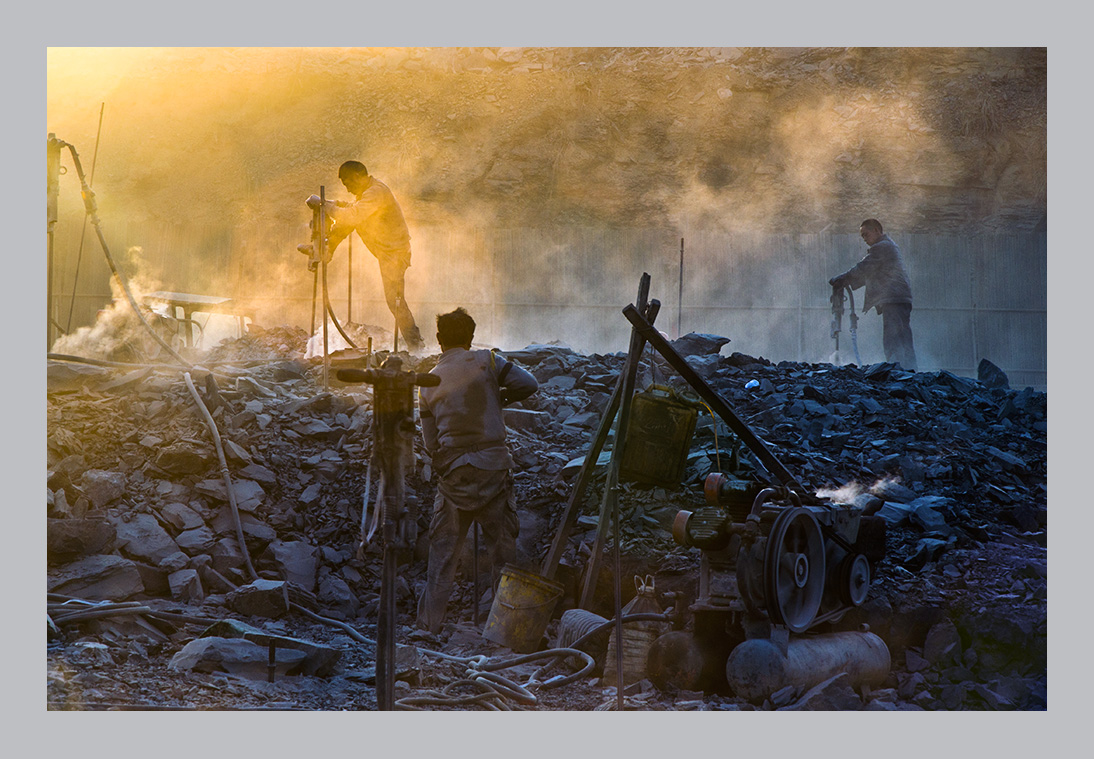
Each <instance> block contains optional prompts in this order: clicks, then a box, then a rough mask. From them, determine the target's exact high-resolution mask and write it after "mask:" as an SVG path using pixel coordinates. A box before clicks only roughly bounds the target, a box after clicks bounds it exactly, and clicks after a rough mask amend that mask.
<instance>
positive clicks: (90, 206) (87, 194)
mask: <svg viewBox="0 0 1094 759" xmlns="http://www.w3.org/2000/svg"><path fill="white" fill-rule="evenodd" d="M61 144H62V145H64V146H67V147H68V149H69V152H70V153H72V162H73V163H74V164H75V165H76V174H77V176H79V178H80V195H81V196H82V197H83V200H84V209H85V210H86V211H87V215H88V217H89V218H90V219H91V226H93V227H95V233H96V235H97V236H98V238H99V245H100V246H101V247H102V249H103V255H105V256H106V262H107V263H108V264H109V265H110V271H111V272H112V273H113V274H114V276H115V277H116V278H117V280H118V283H119V284H120V285H121V286H122V291H123V292H124V293H125V297H126V300H128V301H129V305H130V306H132V307H133V312H134V313H135V314H136V315H137V318H138V319H139V320H140V322H141V324H142V325H143V326H144V328H145V329H146V330H148V334H150V335H151V336H152V338H153V339H154V340H155V341H156V342H157V343H159V344H160V346H161V347H162V348H163V349H164V350H166V351H167V353H168V354H170V356H171V357H172V358H174V359H175V360H176V361H178V362H179V363H180V364H182V365H183V366H185V367H187V368H189V367H190V366H191V364H190V362H189V361H187V360H186V359H184V358H183V357H182V356H180V355H179V354H178V353H176V352H175V349H174V348H172V347H171V346H170V345H168V344H167V342H166V341H165V340H164V339H163V338H162V337H160V336H159V333H157V332H156V331H155V330H154V329H152V326H151V325H150V324H149V323H148V321H147V320H146V319H145V318H144V314H142V313H141V309H140V307H139V306H138V305H137V301H136V299H135V298H134V297H133V293H131V292H130V291H129V285H128V284H127V283H126V281H125V280H124V279H123V278H122V275H121V272H119V271H118V267H117V266H116V265H115V264H114V258H113V256H111V255H110V246H108V245H107V244H106V237H104V236H103V230H102V229H101V228H100V226H99V225H100V221H99V216H98V214H97V213H96V212H95V193H93V192H92V191H91V188H90V187H89V186H88V184H87V180H86V179H85V178H84V169H83V166H82V165H81V164H80V156H79V155H78V154H77V153H76V148H75V147H74V146H73V145H70V144H69V143H67V142H62V143H61Z"/></svg>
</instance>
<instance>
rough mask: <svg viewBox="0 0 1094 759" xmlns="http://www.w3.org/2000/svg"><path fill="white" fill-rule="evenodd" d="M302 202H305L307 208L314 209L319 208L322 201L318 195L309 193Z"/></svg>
mask: <svg viewBox="0 0 1094 759" xmlns="http://www.w3.org/2000/svg"><path fill="white" fill-rule="evenodd" d="M304 202H305V203H306V204H307V206H308V208H310V209H311V210H313V211H314V210H316V209H317V208H319V206H320V205H321V204H322V202H323V201H322V200H321V199H320V198H319V196H318V195H311V196H309V197H308V199H307V200H305V201H304Z"/></svg>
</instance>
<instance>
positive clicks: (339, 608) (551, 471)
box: [47, 330, 1047, 710]
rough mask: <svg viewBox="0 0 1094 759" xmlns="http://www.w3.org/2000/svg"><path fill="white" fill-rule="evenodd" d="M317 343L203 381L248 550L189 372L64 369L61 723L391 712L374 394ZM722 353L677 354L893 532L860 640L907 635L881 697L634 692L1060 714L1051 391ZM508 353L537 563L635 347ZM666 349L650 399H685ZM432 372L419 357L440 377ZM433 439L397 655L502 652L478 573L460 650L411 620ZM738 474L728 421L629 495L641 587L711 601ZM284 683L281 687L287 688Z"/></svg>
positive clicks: (269, 351)
mask: <svg viewBox="0 0 1094 759" xmlns="http://www.w3.org/2000/svg"><path fill="white" fill-rule="evenodd" d="M306 337H307V336H306V334H303V333H301V334H296V333H295V332H292V331H281V330H266V331H263V332H260V333H256V334H252V335H248V336H246V337H244V338H241V339H240V340H236V341H225V343H222V344H221V346H218V348H217V349H216V350H215V351H213V352H210V353H209V354H207V355H205V356H203V357H202V359H203V361H204V363H202V364H201V365H197V366H195V367H194V368H193V369H191V370H190V375H191V377H192V381H193V383H194V385H195V387H196V389H197V392H198V394H199V395H200V397H201V399H202V401H203V402H204V404H205V406H206V407H207V408H208V410H209V411H210V413H211V414H212V418H213V419H214V421H215V423H216V425H217V428H218V431H219V436H220V439H221V444H222V452H223V455H224V461H225V463H226V470H227V474H228V478H229V479H230V481H231V484H232V488H233V495H234V499H235V502H236V507H237V509H238V512H239V514H240V527H241V529H242V533H243V538H244V543H245V548H246V550H245V551H244V550H241V547H240V545H239V542H238V540H237V527H236V523H235V520H234V517H233V514H232V504H231V502H230V499H229V493H228V490H227V485H226V480H225V476H224V475H225V470H224V469H223V468H222V465H221V462H220V458H219V456H220V454H219V453H218V451H217V448H216V446H215V443H214V440H213V437H212V436H211V434H210V430H209V429H208V427H207V426H206V424H205V422H204V421H203V415H202V414H201V412H200V410H199V409H198V407H197V406H196V403H195V400H194V398H193V397H192V395H191V392H190V391H189V389H188V387H187V384H186V382H185V381H184V377H183V374H182V370H180V369H177V368H167V367H163V368H159V367H156V368H151V367H141V368H135V369H128V368H114V367H111V368H107V367H100V366H89V365H85V364H81V363H76V362H60V361H52V362H50V365H49V369H48V382H49V385H48V396H47V398H48V406H47V424H48V429H47V436H48V467H49V471H48V473H47V517H48V530H47V535H48V548H47V557H48V561H49V569H48V592H49V594H50V595H49V608H50V613H51V620H50V643H49V656H48V667H49V673H48V677H49V686H48V698H49V701H50V706H51V708H77V709H91V708H109V707H110V705H113V706H114V707H116V708H125V707H126V706H128V707H131V708H136V707H139V706H142V705H143V706H145V707H153V706H159V707H161V708H241V707H248V708H255V707H265V708H306V709H340V708H375V693H374V682H375V677H374V674H373V670H372V668H373V667H374V657H375V652H374V648H373V646H372V644H371V642H370V641H371V640H372V639H374V637H375V623H376V613H377V606H378V599H379V595H378V594H379V564H380V562H379V558H380V551H379V548H378V546H377V545H375V543H373V544H372V545H370V546H368V547H367V549H366V550H364V551H363V552H360V553H358V551H357V544H358V530H359V526H360V522H361V510H362V503H363V501H364V499H365V496H366V494H365V482H366V476H365V475H366V467H367V461H368V457H369V454H370V452H371V445H372V443H371V436H370V433H369V431H370V423H371V413H372V412H371V389H370V386H368V385H363V384H362V385H346V384H343V383H340V382H338V381H336V380H331V382H330V387H329V388H324V387H323V385H322V365H321V362H318V361H316V360H310V361H309V360H305V359H304V358H303V347H302V346H303V342H304V341H305V340H306ZM725 342H726V339H725V338H717V337H713V336H703V335H689V336H687V337H685V338H682V339H681V340H679V341H677V343H676V347H677V349H678V350H679V351H680V352H681V353H684V354H686V355H688V356H689V358H688V360H689V363H690V364H691V365H692V366H693V367H694V368H695V369H696V370H697V371H698V372H699V373H700V375H701V376H703V377H704V378H705V380H706V381H707V382H708V383H709V384H710V386H711V387H713V388H714V389H715V390H716V391H717V392H718V393H719V394H720V395H721V396H722V397H723V398H724V399H725V400H726V401H727V402H728V403H729V404H730V405H731V406H732V407H733V408H734V409H735V411H736V412H737V414H738V416H739V417H740V418H741V419H743V420H745V421H746V422H747V424H748V425H749V426H750V427H751V428H752V429H753V431H754V432H755V433H756V434H757V435H758V436H759V437H760V438H761V439H762V440H763V441H764V442H765V444H766V445H767V446H768V447H769V449H770V450H771V451H772V452H773V453H774V455H775V456H777V457H778V459H779V460H780V461H781V462H782V463H783V464H784V465H785V466H786V467H787V468H788V469H789V470H790V471H791V472H793V473H794V474H795V475H796V476H797V478H798V479H799V481H800V482H802V483H803V484H804V485H805V486H806V487H807V488H808V489H809V491H810V494H816V495H817V496H819V497H822V498H828V499H831V500H832V501H835V502H841V503H855V504H857V505H860V506H862V507H863V508H864V510H865V513H867V514H870V515H874V516H877V517H880V518H881V519H882V520H884V523H885V524H886V525H887V528H888V529H887V532H886V536H885V544H886V551H885V555H884V557H883V558H881V559H880V560H879V561H877V562H876V565H875V567H874V570H875V578H874V581H873V584H872V586H871V591H870V595H869V597H868V599H867V602H866V603H865V604H864V605H863V606H862V607H860V608H859V609H856V610H855V611H854V612H853V613H852V614H850V615H848V617H847V618H846V619H845V624H847V625H857V624H859V623H862V622H866V623H868V624H869V625H870V627H871V629H872V630H873V631H874V632H876V633H878V635H880V636H881V637H882V638H883V639H884V640H885V641H886V643H887V644H888V645H889V648H890V651H891V654H892V658H893V671H892V673H891V675H890V677H889V681H888V682H887V683H886V687H885V688H883V689H881V690H875V691H873V692H870V693H865V694H860V693H857V692H855V691H854V690H853V689H849V688H847V687H846V684H845V683H842V682H840V681H839V679H838V678H834V679H833V681H831V682H829V683H825V684H823V687H822V686H817V687H816V688H813V689H811V690H810V691H809V692H808V693H804V692H803V693H797V692H780V693H779V694H776V696H777V698H776V697H773V698H772V699H769V700H767V701H766V702H765V703H764V704H750V703H748V702H747V701H745V700H743V699H735V698H732V697H725V696H716V695H709V694H706V695H704V694H702V693H687V692H685V693H668V692H661V691H660V690H658V689H656V688H655V687H653V686H652V685H651V684H650V683H649V682H648V681H644V682H643V683H642V684H641V686H640V687H637V688H632V689H631V691H629V692H628V694H627V698H628V699H629V701H628V703H631V704H632V705H633V706H634V707H635V708H647V709H751V708H798V709H802V708H839V709H864V708H865V709H912V708H923V709H950V710H952V709H1043V708H1045V707H1046V688H1045V686H1046V664H1045V662H1046V653H1045V649H1046V639H1047V638H1046V636H1047V628H1046V624H1047V623H1046V619H1047V614H1046V607H1047V598H1046V587H1047V574H1046V566H1047V552H1046V548H1045V546H1046V522H1047V518H1046V517H1047V506H1046V502H1047V490H1046V484H1047V477H1046V467H1047V454H1046V396H1045V394H1044V393H1037V392H1033V391H1031V390H1030V389H1028V388H1027V389H1024V390H1016V389H1011V388H1009V387H1008V386H1007V381H1006V377H1005V375H1002V376H1000V375H1001V373H999V372H998V371H997V370H996V371H994V372H993V371H992V369H993V367H991V366H990V364H988V365H987V366H985V365H982V366H981V378H982V379H981V380H972V379H969V378H964V377H958V376H955V375H953V374H950V373H948V372H939V373H918V374H917V373H909V372H905V371H902V370H901V369H900V368H899V367H898V366H894V365H891V364H877V365H873V366H869V367H855V366H843V367H836V366H832V365H828V364H801V363H789V362H783V363H779V364H772V363H771V362H769V361H767V360H765V359H762V358H753V357H749V356H745V355H742V354H739V353H732V354H731V355H728V356H727V355H722V352H720V351H721V349H722V346H723V344H724V343H725ZM506 355H507V356H508V357H509V358H510V359H512V360H515V361H518V362H520V363H521V364H523V365H525V366H527V367H528V368H529V370H530V371H532V372H533V373H534V374H535V375H536V377H537V379H538V380H539V382H540V386H541V389H540V391H539V392H538V393H537V394H536V395H534V396H532V397H531V398H529V399H528V400H526V401H525V402H523V403H522V404H518V405H517V406H515V407H512V408H509V409H507V410H506V418H507V423H508V425H509V428H510V446H511V448H512V450H513V454H514V459H515V460H516V470H515V480H516V483H517V488H518V499H519V504H520V507H521V534H520V539H519V543H518V552H519V557H518V559H519V562H518V563H521V564H522V565H525V566H527V567H529V568H531V569H532V570H533V571H536V568H538V566H539V565H540V564H541V562H542V561H543V559H544V557H545V555H546V554H547V551H548V548H549V546H550V545H551V542H552V540H553V539H554V537H555V534H556V532H557V530H558V525H559V522H560V518H561V513H562V510H563V506H564V505H565V503H566V500H567V498H568V497H569V495H570V492H571V490H572V484H573V479H574V476H575V475H576V473H577V471H578V468H579V467H580V465H581V463H582V462H583V460H584V454H585V452H586V451H587V450H588V448H589V446H590V440H591V438H592V435H593V431H594V430H595V429H596V427H597V425H598V424H599V422H600V418H601V416H602V414H603V413H604V411H605V409H606V408H607V406H608V402H609V399H610V396H611V393H612V390H613V388H614V387H615V384H616V380H617V378H618V375H619V373H620V371H621V369H622V367H623V363H624V360H625V356H624V354H609V355H582V354H578V353H575V352H573V351H571V350H569V349H568V348H566V347H565V346H560V345H534V346H529V347H527V348H525V349H524V350H520V351H513V352H510V353H507V354H506ZM652 356H653V354H652V353H647V355H646V357H645V359H646V360H645V361H644V362H643V365H642V368H641V371H640V375H639V385H638V387H639V388H646V387H648V386H650V385H652V384H657V385H662V386H668V387H674V388H676V389H677V391H678V392H680V393H682V394H683V393H686V392H687V391H688V389H687V388H686V386H684V385H683V383H682V380H681V379H680V378H679V377H678V376H677V375H676V374H675V373H674V372H673V371H672V370H671V369H670V368H669V367H668V365H667V364H666V363H665V362H664V361H663V360H661V359H660V357H657V358H653V357H652ZM435 360H436V357H435V356H431V357H425V358H421V359H409V361H410V363H411V364H412V365H414V368H416V369H417V370H418V371H427V370H428V368H429V367H430V366H432V364H433V362H434V361H435ZM608 445H609V447H610V445H611V440H609V444H608ZM415 450H416V465H415V467H414V468H413V471H412V473H411V474H410V476H409V477H408V486H409V487H408V491H409V493H410V494H411V501H412V505H415V506H416V509H417V521H418V526H419V530H418V534H419V538H418V545H417V547H416V549H415V552H414V557H409V556H408V557H407V558H406V562H405V564H404V565H403V566H402V567H401V569H400V573H399V575H400V576H399V612H400V617H399V622H400V623H401V627H400V633H399V635H400V636H401V639H402V640H401V642H415V641H416V644H417V645H420V646H423V647H426V648H432V649H435V650H438V651H442V652H447V653H449V654H458V655H460V656H465V655H473V654H475V653H483V652H487V653H491V652H496V651H497V650H498V647H497V646H494V645H493V644H490V643H488V642H486V641H484V640H482V639H481V638H480V637H479V636H478V634H477V632H476V631H475V630H474V628H472V627H471V626H470V625H469V624H468V623H469V622H470V619H471V606H472V603H473V599H472V594H471V583H470V582H469V581H465V582H461V583H459V584H458V590H457V592H456V593H455V594H454V596H453V599H452V603H451V606H450V609H449V620H450V622H449V624H448V625H447V626H446V628H445V630H444V631H443V632H442V634H441V635H440V636H439V637H437V638H430V637H428V636H425V637H423V636H422V635H421V634H419V633H416V632H414V631H413V627H412V625H413V610H414V608H415V606H416V600H417V597H418V594H419V593H420V592H421V589H422V587H423V584H424V570H425V561H424V559H425V556H426V555H427V550H428V546H427V542H426V538H425V533H426V527H427V526H428V512H429V505H430V504H431V503H432V498H433V493H434V485H433V484H432V483H431V482H430V479H431V466H430V462H429V458H428V455H427V454H426V453H425V452H424V450H423V449H422V447H421V443H420V440H419V441H417V442H416V443H415ZM607 450H608V448H607V447H606V448H605V451H607ZM601 460H602V464H601V465H600V466H599V467H598V468H597V470H596V473H595V474H594V478H593V483H592V486H591V487H590V488H589V492H588V494H587V497H586V499H585V502H584V503H583V509H582V513H581V515H580V516H579V518H578V520H577V524H576V525H575V527H574V528H573V530H572V531H571V534H570V536H569V542H568V544H567V546H566V550H565V552H564V554H563V557H562V561H561V566H560V571H559V579H560V580H561V581H562V582H563V583H564V585H565V586H566V588H567V592H566V595H565V596H564V598H563V601H562V602H561V603H560V605H559V607H558V609H557V610H556V618H557V616H558V615H559V614H561V613H562V612H564V611H565V610H566V609H568V608H573V607H574V606H575V605H576V594H577V588H579V587H580V582H581V573H582V571H583V569H584V567H585V566H586V563H587V561H588V557H589V556H590V553H591V547H592V544H593V541H594V538H595V535H596V532H597V530H596V526H597V516H596V515H597V507H598V504H599V498H600V490H601V486H602V484H603V480H604V464H606V461H607V453H604V454H602V455H601ZM731 460H732V461H740V462H742V466H746V467H747V466H749V465H753V466H754V465H755V462H754V461H751V458H750V454H749V452H748V451H747V449H745V448H743V447H742V446H740V444H739V443H737V441H736V439H735V437H734V436H733V435H732V434H731V433H730V431H729V430H728V429H727V428H726V426H725V424H724V423H723V422H722V421H721V420H719V419H717V418H716V417H714V416H713V415H712V414H711V413H708V412H707V411H705V410H704V411H703V412H702V413H701V414H700V419H699V423H698V425H697V429H696V432H695V435H694V438H693V441H692V445H691V449H690V451H688V453H687V465H686V469H685V474H684V477H683V482H682V484H681V485H680V486H679V487H675V488H673V487H659V486H649V485H641V484H638V483H634V482H629V483H628V482H624V483H623V485H622V487H621V498H620V506H621V515H622V517H621V519H622V530H621V547H622V552H623V555H624V558H625V561H626V568H627V571H628V572H630V571H631V570H633V571H634V573H635V574H647V573H648V574H653V575H654V576H655V577H657V579H658V587H659V588H664V589H668V588H677V589H679V590H681V592H682V593H683V595H684V597H685V598H686V597H688V595H689V594H690V595H691V596H692V597H693V596H694V592H695V590H694V584H695V579H696V570H697V567H698V554H697V552H696V551H694V550H692V549H685V548H683V547H680V546H677V545H676V544H675V543H674V542H673V541H672V538H671V535H670V532H669V530H670V529H671V524H672V519H673V517H674V516H675V514H676V513H677V511H679V510H680V509H683V508H694V507H695V506H696V505H698V504H699V503H701V502H702V499H703V494H702V483H703V479H704V478H705V477H706V475H707V474H708V473H709V472H711V471H717V470H718V469H719V467H721V468H722V469H723V470H724V469H725V468H726V466H727V465H728V462H729V461H731ZM373 488H375V482H373ZM372 495H373V496H374V495H375V492H374V490H373V493H372ZM248 562H251V563H252V567H253V570H254V572H255V573H256V574H257V578H258V579H255V578H254V577H252V576H251V572H250V568H249V567H248ZM466 564H467V565H469V562H466ZM483 566H485V562H480V567H483ZM464 579H465V580H468V579H469V578H468V577H467V576H466V573H465V575H464ZM629 584H630V583H623V587H624V588H627V587H628V585H629ZM610 598H611V596H610V594H603V598H601V596H599V595H598V599H597V603H598V605H599V606H598V608H596V609H594V611H596V612H597V613H600V614H604V615H610V614H611V606H610ZM72 599H76V600H72ZM624 600H626V599H624ZM66 601H67V603H66ZM484 608H485V607H484ZM96 609H98V611H99V613H98V614H93V613H92V612H93V611H95V610H96ZM126 610H128V611H126ZM481 621H482V620H480V624H481ZM556 628H557V621H556V622H552V623H551V626H549V628H548V634H549V635H551V634H553V632H554V630H555V629H556ZM198 641H202V642H201V643H200V644H199V643H198ZM271 641H272V642H271ZM268 649H269V650H270V651H274V650H275V654H274V655H273V656H274V659H273V661H274V663H273V669H272V670H270V669H268V662H267V659H266V656H267V651H268ZM408 650H413V649H408ZM271 671H272V672H274V677H275V680H274V682H272V683H271V682H266V680H267V675H268V674H269V672H271ZM452 677H455V675H453V674H451V673H450V672H448V670H447V669H446V667H445V665H444V662H440V661H436V660H433V659H427V658H421V659H418V660H415V661H411V662H409V663H407V664H406V666H405V667H403V668H401V669H400V683H399V690H398V693H397V694H396V695H397V697H402V696H407V695H408V694H411V693H413V692H415V690H416V689H419V688H423V687H426V686H430V687H436V686H437V685H438V684H443V683H444V682H445V681H446V678H448V679H451V678H452ZM848 691H849V693H848ZM611 692H613V691H611V690H610V689H602V688H598V687H596V681H595V679H586V680H582V681H579V682H577V683H573V684H571V685H569V686H566V687H564V688H560V689H558V690H554V691H549V692H545V694H544V696H543V698H542V700H541V701H540V702H539V703H538V705H537V707H536V708H540V709H591V708H596V707H597V706H598V705H602V704H603V703H605V702H607V701H608V700H609V699H608V695H610V693H611ZM548 693H549V695H548ZM611 700H612V701H614V698H613V699H611Z"/></svg>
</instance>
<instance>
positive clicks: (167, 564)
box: [108, 514, 189, 571]
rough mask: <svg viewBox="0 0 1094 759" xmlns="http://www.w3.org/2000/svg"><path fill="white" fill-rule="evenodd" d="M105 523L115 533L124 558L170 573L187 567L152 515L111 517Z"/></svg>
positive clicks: (170, 539) (170, 538)
mask: <svg viewBox="0 0 1094 759" xmlns="http://www.w3.org/2000/svg"><path fill="white" fill-rule="evenodd" d="M125 517H128V519H126V518H125ZM108 519H109V520H110V522H111V524H113V525H114V529H115V530H116V531H117V533H118V538H117V546H118V549H119V550H120V551H121V553H122V555H123V556H126V557H128V558H130V559H133V560H134V561H142V562H145V563H146V564H151V565H152V566H154V567H163V568H164V569H167V570H169V571H175V570H177V569H182V568H183V567H185V566H186V565H187V564H188V563H189V559H188V558H187V557H186V555H185V554H184V553H182V552H181V551H180V550H179V547H178V545H177V544H176V543H175V541H174V539H173V538H172V537H171V536H170V535H168V534H167V530H165V529H163V527H161V526H160V523H159V521H158V520H157V519H156V518H155V517H154V516H152V515H151V514H131V515H130V514H127V515H124V516H122V515H111V516H109V517H108ZM180 557H181V558H180Z"/></svg>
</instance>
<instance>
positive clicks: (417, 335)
mask: <svg viewBox="0 0 1094 759" xmlns="http://www.w3.org/2000/svg"><path fill="white" fill-rule="evenodd" d="M407 257H408V258H409V255H408V256H407ZM379 260H380V280H381V281H382V282H383V283H384V298H385V299H386V300H387V307H388V309H389V310H390V311H391V315H392V316H394V317H395V324H396V325H397V326H398V327H399V334H400V335H402V336H403V340H404V341H405V342H406V344H407V345H408V346H409V347H411V348H417V347H419V346H420V345H421V343H422V333H421V332H420V331H419V330H418V325H417V324H415V323H414V314H412V313H411V312H410V307H409V306H407V304H406V270H407V267H406V266H403V265H402V264H401V263H399V262H398V261H396V260H391V259H387V258H381V259H379Z"/></svg>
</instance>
